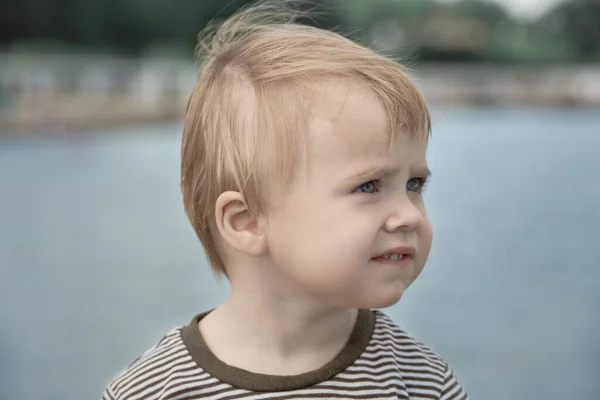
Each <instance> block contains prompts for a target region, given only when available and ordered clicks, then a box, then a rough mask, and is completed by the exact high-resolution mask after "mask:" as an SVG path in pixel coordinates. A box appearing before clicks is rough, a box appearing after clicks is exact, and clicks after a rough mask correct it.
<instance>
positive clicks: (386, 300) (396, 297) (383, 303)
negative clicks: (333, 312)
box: [357, 290, 404, 309]
mask: <svg viewBox="0 0 600 400" xmlns="http://www.w3.org/2000/svg"><path fill="white" fill-rule="evenodd" d="M403 293H404V290H398V291H397V292H395V293H378V294H377V295H376V296H373V297H372V298H370V299H365V300H366V301H364V302H362V303H363V304H361V305H360V306H359V307H357V308H366V309H377V308H387V307H391V306H393V305H394V304H396V303H397V302H398V301H400V298H401V297H402V294H403Z"/></svg>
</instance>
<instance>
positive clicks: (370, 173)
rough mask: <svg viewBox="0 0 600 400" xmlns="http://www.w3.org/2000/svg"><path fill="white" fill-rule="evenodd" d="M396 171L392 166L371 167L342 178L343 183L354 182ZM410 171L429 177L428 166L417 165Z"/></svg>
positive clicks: (391, 173)
mask: <svg viewBox="0 0 600 400" xmlns="http://www.w3.org/2000/svg"><path fill="white" fill-rule="evenodd" d="M396 173H398V169H397V168H392V167H371V168H367V169H364V170H362V171H360V172H358V173H355V174H352V175H350V176H348V177H346V178H344V179H343V180H342V184H343V185H350V184H356V183H358V182H361V181H363V180H367V179H374V178H384V177H387V176H390V175H394V174H396ZM411 173H412V174H413V175H418V176H420V177H424V178H429V177H431V170H430V169H429V168H428V167H418V168H414V169H411Z"/></svg>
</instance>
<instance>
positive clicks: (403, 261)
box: [373, 254, 412, 267]
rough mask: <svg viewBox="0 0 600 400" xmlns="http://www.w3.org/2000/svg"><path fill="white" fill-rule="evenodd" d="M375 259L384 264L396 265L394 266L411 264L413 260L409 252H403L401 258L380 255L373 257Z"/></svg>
mask: <svg viewBox="0 0 600 400" xmlns="http://www.w3.org/2000/svg"><path fill="white" fill-rule="evenodd" d="M399 256H400V255H399ZM373 261H376V262H378V263H382V264H388V265H394V266H398V267H405V266H407V265H408V264H410V262H411V261H412V257H411V256H409V255H408V254H402V256H401V258H399V257H391V258H388V257H384V256H379V257H373Z"/></svg>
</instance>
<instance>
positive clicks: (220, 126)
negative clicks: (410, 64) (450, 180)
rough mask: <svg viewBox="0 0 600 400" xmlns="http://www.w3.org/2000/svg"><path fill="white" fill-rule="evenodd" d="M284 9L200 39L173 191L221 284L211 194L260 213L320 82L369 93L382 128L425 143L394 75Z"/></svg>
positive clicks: (418, 109)
mask: <svg viewBox="0 0 600 400" xmlns="http://www.w3.org/2000/svg"><path fill="white" fill-rule="evenodd" d="M290 3H291V2H290V1H282V0H277V1H266V2H265V1H263V2H261V3H259V4H258V5H254V6H252V7H250V8H247V9H244V10H242V11H239V12H238V13H237V14H235V15H233V16H232V17H230V18H229V19H227V20H226V21H225V22H223V23H221V24H216V23H213V24H211V25H209V26H208V27H207V28H206V29H205V30H204V31H203V33H202V34H201V36H200V41H199V45H198V48H197V55H198V56H199V57H200V59H201V60H202V66H201V68H200V73H199V76H198V80H197V83H196V85H195V87H194V89H193V92H192V94H191V96H190V99H189V103H188V108H187V112H186V116H185V126H184V132H183V141H182V159H181V186H182V193H183V202H184V207H185V210H186V213H187V215H188V218H189V219H190V221H191V224H192V226H193V228H194V230H195V231H196V234H197V235H198V237H199V239H200V241H201V242H202V244H203V246H204V249H205V251H206V254H207V256H208V258H209V261H210V263H211V265H212V268H213V270H214V271H215V272H216V273H217V274H218V273H223V274H225V275H227V271H226V269H225V264H224V262H223V258H222V256H221V254H219V250H218V249H219V241H218V237H216V235H218V233H217V232H216V230H215V229H214V226H215V221H213V220H214V207H215V202H216V200H217V198H218V197H219V195H220V194H221V193H223V192H225V191H228V190H233V191H238V192H240V193H242V195H243V196H244V198H245V200H246V201H247V203H248V205H249V206H250V207H251V209H252V210H253V212H259V211H263V209H262V207H264V206H265V204H264V199H265V197H266V195H265V193H268V192H269V190H270V188H271V187H272V183H273V182H286V181H289V179H291V176H292V173H293V170H294V167H295V165H296V164H297V161H298V154H299V153H300V152H299V147H300V144H301V142H302V141H303V140H304V132H303V131H304V130H305V128H306V124H307V119H308V117H309V114H310V103H311V98H313V97H314V96H315V95H316V91H317V89H318V87H317V85H316V84H315V81H316V80H317V79H320V78H326V79H328V78H348V79H353V80H355V81H357V80H358V81H360V82H363V83H365V84H366V85H367V86H368V87H369V88H370V89H371V90H373V92H374V93H376V94H377V96H378V97H379V99H380V100H381V102H382V104H383V106H384V107H385V110H386V113H387V115H388V117H389V118H388V121H389V138H390V140H391V138H392V137H393V135H394V134H395V133H396V132H397V131H398V130H399V129H402V131H403V132H407V133H408V134H410V135H411V136H412V137H414V138H416V139H424V140H427V139H428V137H429V135H430V132H431V122H430V116H429V110H428V107H427V105H426V102H425V100H424V98H423V96H422V94H421V93H420V91H419V90H418V88H417V87H416V85H415V84H414V82H413V81H412V79H411V78H410V77H409V75H408V74H407V72H406V71H405V69H404V68H403V67H401V66H400V65H399V64H397V63H396V62H394V61H392V60H390V59H389V58H386V57H384V56H382V55H379V54H377V53H375V52H374V51H372V50H370V49H368V48H366V47H364V46H361V45H359V44H357V43H355V42H353V41H351V40H349V39H347V38H345V37H343V36H341V35H339V34H337V33H333V32H330V31H326V30H322V29H318V28H314V27H310V26H306V25H301V24H299V23H298V22H297V21H298V18H299V17H303V16H305V15H304V14H303V13H300V12H298V11H295V10H294V9H293V8H292V7H289V6H290Z"/></svg>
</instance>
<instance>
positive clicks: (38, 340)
mask: <svg viewBox="0 0 600 400" xmlns="http://www.w3.org/2000/svg"><path fill="white" fill-rule="evenodd" d="M434 117H435V118H434V123H435V126H434V134H433V138H432V140H431V145H430V151H429V163H430V166H431V169H432V171H433V180H432V182H431V185H430V186H429V188H428V192H427V193H426V201H427V204H428V208H429V213H430V215H431V218H432V221H433V223H434V229H435V240H434V246H433V250H432V254H431V257H430V259H429V262H428V264H427V266H426V269H425V271H424V272H423V274H422V275H421V277H420V278H419V279H418V280H417V282H416V283H415V284H414V286H412V287H411V288H410V289H409V291H408V292H407V294H406V295H405V297H404V298H403V299H402V300H401V301H400V303H398V304H397V305H395V306H394V307H391V308H389V309H388V310H387V312H388V314H389V315H390V316H391V317H392V318H393V319H394V320H396V321H397V322H399V323H400V324H401V325H402V326H403V327H404V328H405V329H406V330H408V331H409V332H411V333H413V334H414V335H415V336H417V337H418V338H420V339H421V340H423V341H424V342H426V343H427V344H429V345H431V346H432V347H434V348H435V349H437V350H438V351H439V352H441V353H442V354H443V355H444V357H445V358H446V359H447V360H448V361H449V362H450V364H451V365H453V367H454V369H455V370H456V372H457V374H458V376H459V378H460V380H461V382H462V383H463V385H464V386H465V387H466V389H467V390H468V391H469V393H470V394H471V397H472V398H473V399H486V400H506V399H513V400H520V399H522V400H538V399H539V400H541V399H544V400H559V399H560V400H563V399H567V398H568V399H578V400H580V399H590V400H591V399H598V398H600V379H599V377H600V333H599V332H600V250H599V247H600V244H599V243H600V110H527V109H526V110H514V109H489V110H469V109H456V110H451V109H444V110H437V111H436V112H435V115H434ZM180 131H181V129H180V127H179V126H153V127H147V128H135V129H122V130H114V131H110V132H104V133H100V132H98V133H95V134H85V135H81V137H78V138H77V139H76V140H73V139H67V138H64V137H54V136H53V137H52V138H51V139H39V140H38V139H36V140H33V139H27V140H25V139H23V140H17V139H5V140H3V141H0V304H1V306H0V399H7V400H8V399H10V400H21V399H23V400H38V399H44V400H46V399H48V400H81V399H93V398H99V396H100V394H101V392H102V390H103V388H104V386H105V384H106V383H107V382H108V381H109V379H110V378H111V376H113V375H114V374H115V373H117V372H118V370H120V369H121V368H123V367H125V366H126V365H127V363H129V362H130V361H132V360H133V359H134V358H135V357H137V356H138V355H139V354H140V353H141V352H142V351H143V350H145V349H147V348H148V347H149V346H151V345H152V344H154V342H155V341H156V340H158V339H160V337H161V336H162V335H163V334H164V333H165V332H166V331H167V330H168V329H170V328H171V327H173V326H175V325H179V324H184V323H187V322H188V320H189V319H190V318H191V317H192V316H193V315H194V314H195V313H197V312H200V311H203V310H206V309H207V308H209V307H214V306H216V305H217V304H218V303H219V302H220V301H222V300H223V299H224V298H225V296H226V293H227V285H226V284H224V283H223V284H218V283H216V282H215V281H214V279H213V277H212V274H211V272H210V270H209V268H208V266H207V264H206V262H205V259H204V256H203V252H202V249H201V247H200V245H199V243H198V241H197V240H196V238H195V236H194V234H193V231H192V229H191V227H190V225H189V224H188V222H187V220H186V219H185V216H184V213H183V208H182V205H181V199H180V192H179V187H178V180H179V175H178V163H179V141H180Z"/></svg>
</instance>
